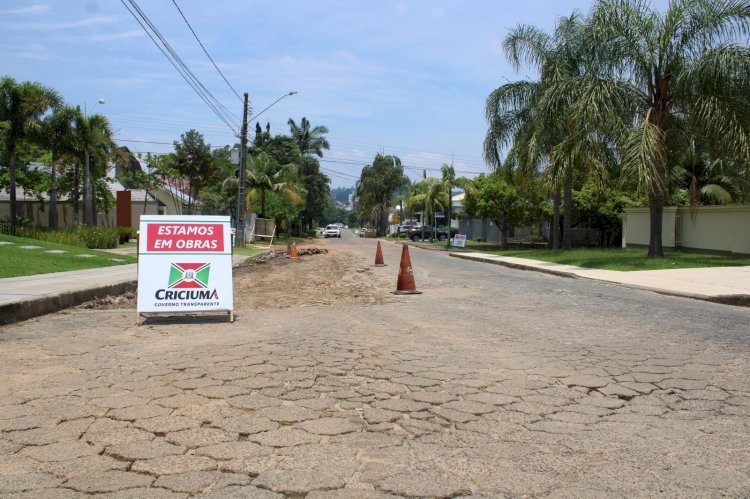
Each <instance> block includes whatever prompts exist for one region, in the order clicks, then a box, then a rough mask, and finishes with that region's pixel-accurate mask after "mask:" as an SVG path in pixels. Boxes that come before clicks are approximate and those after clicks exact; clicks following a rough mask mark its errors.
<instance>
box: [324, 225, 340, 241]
mask: <svg viewBox="0 0 750 499" xmlns="http://www.w3.org/2000/svg"><path fill="white" fill-rule="evenodd" d="M323 237H324V238H326V237H341V229H339V226H338V225H336V224H331V225H326V228H325V230H324V231H323Z"/></svg>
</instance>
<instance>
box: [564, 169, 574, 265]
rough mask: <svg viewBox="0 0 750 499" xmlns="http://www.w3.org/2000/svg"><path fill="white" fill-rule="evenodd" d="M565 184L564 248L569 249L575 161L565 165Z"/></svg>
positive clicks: (570, 243) (570, 245)
mask: <svg viewBox="0 0 750 499" xmlns="http://www.w3.org/2000/svg"><path fill="white" fill-rule="evenodd" d="M564 182H565V183H564V186H563V209H564V212H563V242H562V249H564V250H569V249H570V248H571V247H572V238H571V234H570V227H571V219H572V217H573V163H572V162H571V163H568V165H566V166H565V180H564Z"/></svg>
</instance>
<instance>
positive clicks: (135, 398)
mask: <svg viewBox="0 0 750 499" xmlns="http://www.w3.org/2000/svg"><path fill="white" fill-rule="evenodd" d="M322 244H324V245H325V246H326V247H327V248H328V249H329V253H328V254H327V255H317V256H311V257H306V258H303V259H302V261H301V262H299V263H292V262H285V263H279V264H265V265H258V266H256V267H252V268H248V269H245V270H244V271H242V272H240V273H238V275H237V276H236V277H235V290H236V294H237V295H238V296H237V298H236V300H235V301H236V306H237V315H238V319H237V322H236V323H235V324H227V323H225V322H224V321H225V318H224V317H204V318H195V317H158V318H153V319H149V320H148V321H147V322H146V325H144V326H141V327H136V326H134V325H133V323H134V312H133V310H129V309H114V310H84V309H77V310H71V311H67V312H63V313H58V314H53V315H49V316H46V317H41V318H38V319H35V320H31V321H27V322H24V323H21V324H16V325H12V326H7V327H3V328H0V363H2V366H3V368H2V371H0V495H4V496H5V495H7V496H17V497H55V498H57V497H82V496H87V495H89V494H103V495H104V496H105V497H186V496H188V495H193V494H199V493H201V494H208V495H213V496H217V497H282V496H286V497H307V498H317V497H351V498H360V497H365V498H366V497H391V496H405V497H461V496H473V497H521V496H524V495H527V496H531V497H608V498H609V497H638V496H648V497H654V496H662V497H714V496H730V497H732V496H733V497H747V496H749V495H750V453H749V452H748V449H750V432H749V431H748V425H749V424H750V369H748V368H749V367H750V366H749V360H750V348H749V347H750V310H749V309H747V308H738V307H730V306H725V305H717V304H711V303H704V302H699V301H694V300H685V299H679V298H670V297H665V296H660V295H656V294H653V293H649V292H645V291H637V290H630V289H625V288H619V287H616V286H610V285H599V284H597V283H592V282H590V281H577V280H573V279H566V278H560V277H554V276H549V275H542V274H535V273H531V272H524V271H518V270H512V269H507V268H504V267H497V266H492V265H485V264H481V263H476V262H467V261H462V260H457V259H453V258H449V257H448V256H447V254H445V253H442V252H434V251H425V250H419V249H415V248H413V249H412V251H411V259H412V264H413V267H414V272H415V278H416V283H417V286H418V288H419V289H420V290H421V291H423V292H424V294H422V295H417V296H399V297H396V296H393V295H391V294H390V293H389V292H390V291H392V290H393V288H394V287H395V282H396V275H397V271H398V261H399V256H400V246H397V245H392V244H384V245H383V250H384V256H385V260H386V263H388V264H389V266H388V267H383V268H374V267H372V266H371V263H372V260H373V258H374V241H372V240H360V239H357V238H354V237H352V236H351V235H350V234H349V233H348V232H347V233H346V234H345V237H344V238H342V239H341V240H333V241H326V242H324V243H322Z"/></svg>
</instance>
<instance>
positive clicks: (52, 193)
mask: <svg viewBox="0 0 750 499" xmlns="http://www.w3.org/2000/svg"><path fill="white" fill-rule="evenodd" d="M59 161H60V158H59V157H58V156H57V154H55V153H52V166H51V168H50V186H49V228H50V229H52V230H56V229H57V164H58V163H59Z"/></svg>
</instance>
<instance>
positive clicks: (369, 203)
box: [357, 153, 409, 236]
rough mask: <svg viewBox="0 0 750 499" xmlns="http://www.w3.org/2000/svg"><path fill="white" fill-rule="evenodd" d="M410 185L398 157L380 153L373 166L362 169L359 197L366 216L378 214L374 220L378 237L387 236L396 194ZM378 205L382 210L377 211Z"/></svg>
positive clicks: (358, 185) (359, 181)
mask: <svg viewBox="0 0 750 499" xmlns="http://www.w3.org/2000/svg"><path fill="white" fill-rule="evenodd" d="M408 183H409V178H408V177H407V176H406V175H404V168H403V167H402V166H401V160H400V159H399V158H397V157H396V156H383V155H382V154H379V153H378V154H376V155H375V159H374V160H373V162H372V165H366V166H364V167H363V168H362V172H361V173H360V176H359V180H358V181H357V197H358V198H359V204H360V206H361V209H362V211H363V212H364V213H365V214H367V215H373V214H377V218H375V219H374V220H375V221H376V230H377V234H378V236H384V235H385V231H386V226H387V217H388V207H389V206H390V201H391V199H392V198H393V195H394V193H395V192H396V191H397V190H398V189H399V188H401V187H403V186H405V185H408ZM377 205H379V206H380V207H381V208H377V209H375V206H377Z"/></svg>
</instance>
